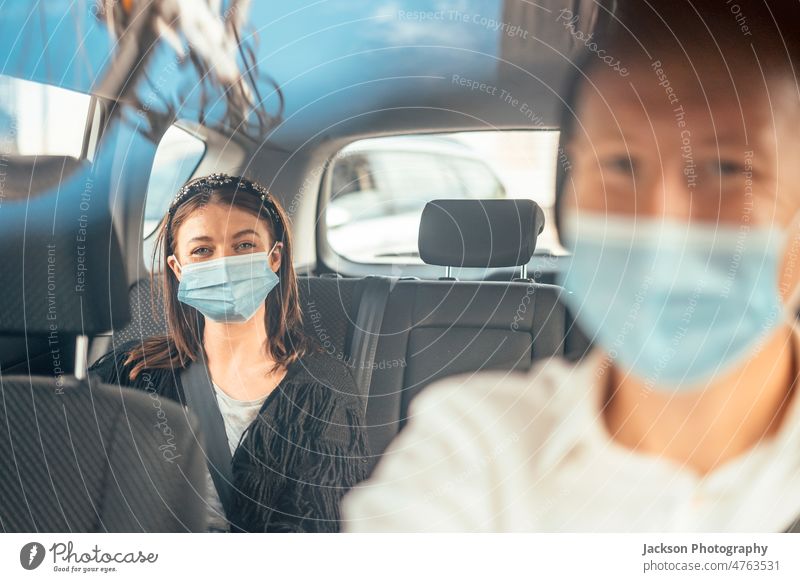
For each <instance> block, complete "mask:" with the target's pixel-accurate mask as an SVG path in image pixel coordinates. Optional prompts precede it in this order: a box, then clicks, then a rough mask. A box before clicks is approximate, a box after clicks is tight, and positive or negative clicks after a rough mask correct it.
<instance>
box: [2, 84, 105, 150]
mask: <svg viewBox="0 0 800 582" xmlns="http://www.w3.org/2000/svg"><path fill="white" fill-rule="evenodd" d="M90 102H91V97H89V95H84V94H83V93H77V92H75V91H69V90H67V89H62V88H60V87H54V86H52V85H44V84H42V83H35V82H32V81H25V80H23V79H17V78H15V77H9V76H6V75H0V148H2V153H3V154H6V155H20V156H33V155H58V156H71V157H74V158H79V157H81V151H82V149H83V140H84V133H85V131H86V119H87V116H88V114H89V105H90Z"/></svg>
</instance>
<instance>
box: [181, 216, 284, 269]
mask: <svg viewBox="0 0 800 582" xmlns="http://www.w3.org/2000/svg"><path fill="white" fill-rule="evenodd" d="M274 244H275V241H274V240H273V239H272V236H271V235H270V233H269V230H268V228H267V225H266V223H265V221H264V220H263V219H259V218H258V217H256V216H255V215H253V214H251V213H250V212H247V211H245V210H241V209H239V208H237V207H231V206H228V205H225V204H209V205H207V206H204V207H201V208H198V209H197V210H195V211H194V212H193V213H192V214H191V215H190V216H189V217H188V218H187V219H186V220H185V221H184V223H183V224H181V225H180V227H179V228H178V229H177V232H176V233H175V253H174V256H171V257H170V258H169V259H168V261H167V262H168V264H169V267H170V268H171V269H172V271H173V272H174V273H175V275H176V277H177V278H178V280H180V267H179V266H178V264H177V263H176V261H175V257H177V259H178V262H179V263H180V265H188V264H191V263H197V262H202V261H210V260H214V259H220V258H223V257H232V256H237V255H243V254H248V253H257V252H268V251H270V249H272V248H273V245H274ZM280 247H281V243H278V244H277V246H275V249H274V250H273V252H272V254H271V255H270V257H269V260H270V267H271V269H272V270H273V271H274V272H277V271H278V270H279V269H280V266H281V254H280Z"/></svg>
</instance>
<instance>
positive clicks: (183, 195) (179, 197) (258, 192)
mask: <svg viewBox="0 0 800 582" xmlns="http://www.w3.org/2000/svg"><path fill="white" fill-rule="evenodd" d="M231 184H234V185H235V186H236V190H237V191H242V192H247V193H248V194H252V195H254V196H258V197H259V198H260V199H261V205H262V206H263V207H264V209H265V210H266V211H267V212H268V213H269V215H270V218H271V219H272V224H273V226H274V227H275V239H276V240H278V241H282V240H283V236H284V233H285V228H284V226H283V221H282V220H281V216H280V214H279V213H278V209H277V207H276V206H275V201H274V200H273V199H272V195H271V194H270V193H269V191H268V190H267V189H266V188H264V187H263V186H262V185H260V184H257V183H256V182H252V181H250V180H248V179H247V178H239V177H234V176H229V175H228V174H209V175H208V176H203V177H201V178H195V179H194V180H191V181H190V182H187V183H186V184H184V185H183V186H182V187H181V189H180V190H178V193H177V194H176V195H175V198H173V199H172V202H170V205H169V210H168V213H169V221H168V222H167V234H168V236H169V237H170V239H171V238H172V217H173V216H174V215H175V211H176V210H177V209H178V208H179V207H180V205H181V204H183V203H184V202H186V201H187V200H188V199H189V198H193V197H194V196H196V195H198V194H203V193H210V192H212V191H214V190H217V189H219V188H222V187H224V186H229V185H231Z"/></svg>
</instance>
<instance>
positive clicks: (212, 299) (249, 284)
mask: <svg viewBox="0 0 800 582" xmlns="http://www.w3.org/2000/svg"><path fill="white" fill-rule="evenodd" d="M276 244H277V243H276ZM272 248H273V249H274V248H275V247H274V246H273V247H272ZM270 253H271V251H270ZM270 253H265V252H260V253H250V254H246V255H238V256H234V257H223V258H221V259H214V260H212V261H202V262H199V263H190V264H187V265H186V266H182V267H181V265H180V264H178V266H179V267H181V281H180V284H179V286H178V300H179V301H181V302H182V303H185V304H186V305H189V306H191V307H194V308H195V309H197V311H199V312H200V313H202V314H203V315H204V316H206V317H207V318H209V319H211V320H213V321H219V322H224V323H243V322H245V321H248V320H249V319H250V318H251V317H253V315H254V314H255V312H256V311H257V310H258V308H259V307H261V305H262V304H263V303H264V300H265V299H266V298H267V295H269V292H270V291H272V290H273V289H274V288H275V286H276V285H277V284H278V281H279V279H278V275H276V274H275V273H274V272H273V270H272V269H271V268H270V266H269V256H270ZM175 261H176V262H177V258H176V259H175Z"/></svg>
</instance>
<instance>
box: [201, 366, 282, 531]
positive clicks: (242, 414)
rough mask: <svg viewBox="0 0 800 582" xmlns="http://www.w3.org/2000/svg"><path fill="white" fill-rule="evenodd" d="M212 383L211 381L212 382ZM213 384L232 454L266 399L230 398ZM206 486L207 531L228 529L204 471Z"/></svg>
mask: <svg viewBox="0 0 800 582" xmlns="http://www.w3.org/2000/svg"><path fill="white" fill-rule="evenodd" d="M212 384H213V382H212ZM213 385H214V392H215V393H216V396H217V404H218V405H219V411H220V412H221V413H222V419H223V420H224V422H225V434H226V435H227V437H228V446H229V447H230V450H231V455H233V453H234V451H235V450H236V447H238V446H239V439H241V437H242V434H244V431H245V430H246V429H247V427H248V426H250V424H251V423H252V422H253V421H254V420H255V419H256V417H257V416H258V411H259V410H261V405H262V404H264V401H265V400H266V399H267V396H263V397H262V398H259V399H257V400H236V399H235V398H231V397H230V396H228V395H227V394H225V392H223V391H222V389H221V388H220V387H219V386H217V385H216V384H213ZM206 488H207V499H208V512H209V513H208V526H207V530H208V531H213V532H216V531H223V532H224V531H229V530H230V524H229V523H228V520H227V519H225V510H224V509H223V507H222V502H221V501H220V500H219V495H218V494H217V488H216V486H215V485H214V480H213V479H212V478H211V473H210V472H209V471H206Z"/></svg>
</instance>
